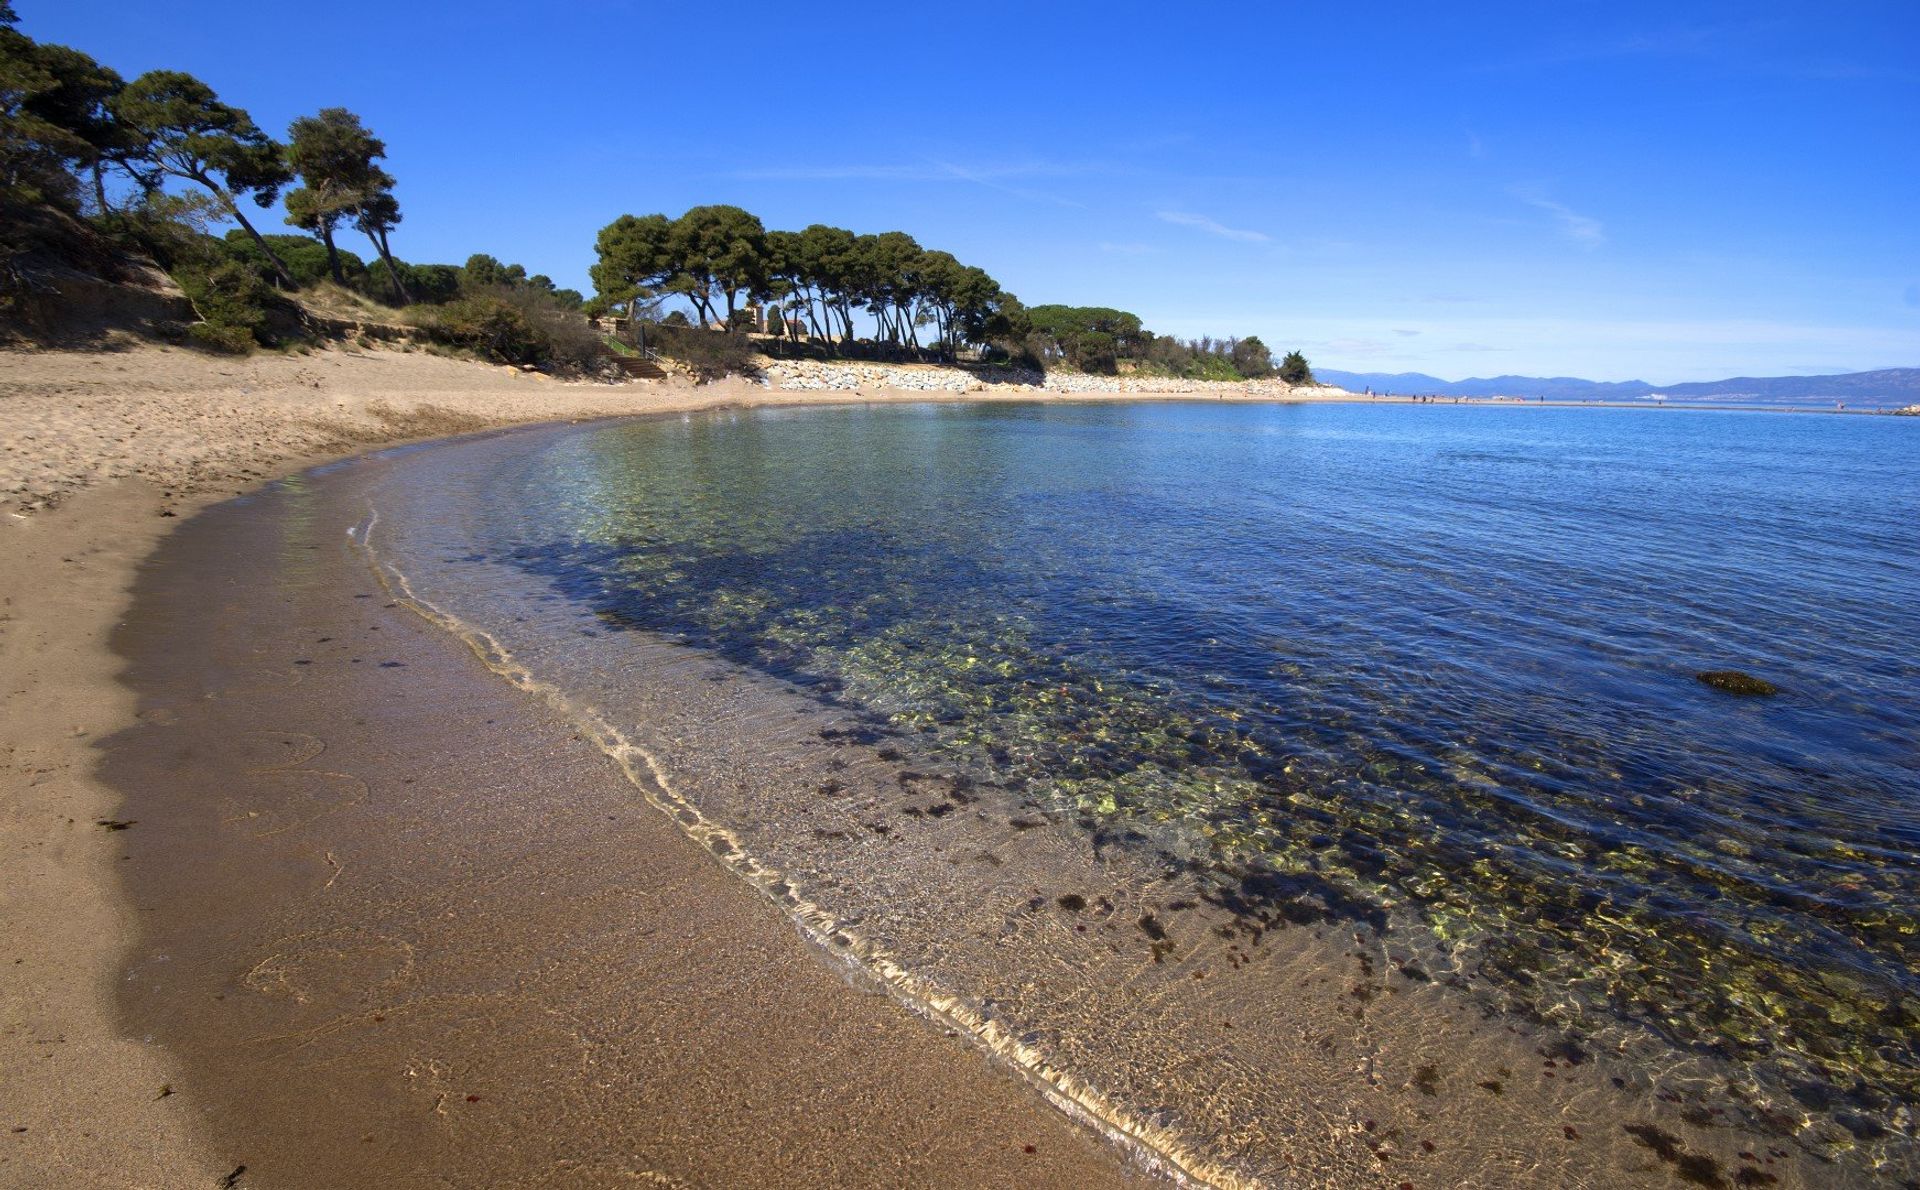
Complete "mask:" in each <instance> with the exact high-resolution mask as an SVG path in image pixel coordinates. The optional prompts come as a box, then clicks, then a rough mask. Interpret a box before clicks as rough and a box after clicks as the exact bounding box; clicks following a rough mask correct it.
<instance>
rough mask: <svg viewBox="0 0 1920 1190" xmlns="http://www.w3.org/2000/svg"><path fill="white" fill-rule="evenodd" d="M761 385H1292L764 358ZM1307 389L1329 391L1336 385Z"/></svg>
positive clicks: (1244, 389)
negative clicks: (766, 359)
mask: <svg viewBox="0 0 1920 1190" xmlns="http://www.w3.org/2000/svg"><path fill="white" fill-rule="evenodd" d="M761 376H762V377H763V380H762V383H764V384H765V385H766V386H767V387H769V388H777V389H782V390H786V391H793V392H853V391H856V390H858V389H862V388H891V389H899V390H903V391H906V392H955V393H969V392H985V391H989V390H991V391H995V392H1050V393H1187V394H1193V395H1203V396H1218V397H1243V398H1244V397H1253V398H1283V397H1286V396H1288V395H1290V394H1292V393H1293V392H1294V391H1295V390H1294V388H1293V387H1292V386H1291V385H1289V384H1287V383H1286V382H1285V381H1282V380H1236V381H1222V380H1172V379H1168V378H1166V377H1161V376H1092V375H1088V374H1086V373H1082V372H1047V373H1044V374H1043V373H1040V372H1032V371H1028V370H1026V369H1023V368H987V369H977V370H974V369H967V368H949V367H940V366H938V365H934V364H871V363H855V362H827V361H821V360H768V361H767V362H766V363H765V364H764V365H763V366H762V368H761ZM1307 391H1310V392H1320V393H1333V392H1336V391H1337V390H1334V389H1311V390H1307Z"/></svg>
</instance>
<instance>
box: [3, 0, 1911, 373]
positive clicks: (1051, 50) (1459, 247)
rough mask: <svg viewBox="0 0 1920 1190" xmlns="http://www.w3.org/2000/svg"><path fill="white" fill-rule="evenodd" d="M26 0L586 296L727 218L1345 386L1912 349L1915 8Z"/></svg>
mask: <svg viewBox="0 0 1920 1190" xmlns="http://www.w3.org/2000/svg"><path fill="white" fill-rule="evenodd" d="M16 7H17V8H18V10H19V13H20V16H21V24H22V28H23V29H24V30H25V31H26V32H27V33H28V34H30V35H32V36H34V37H36V38H39V39H41V40H46V41H59V42H66V43H68V44H71V45H74V46H77V47H79V48H81V49H84V50H86V51H88V52H90V53H92V54H94V55H95V56H96V57H99V58H100V59H102V60H103V61H105V62H107V63H108V64H110V65H112V66H114V67H115V68H117V69H118V70H120V71H121V72H122V73H123V74H127V75H129V76H131V75H133V74H137V73H139V72H140V71H143V70H147V69H153V68H159V67H172V68H177V69H184V70H188V71H191V72H193V73H195V74H198V75H200V76H201V77H202V78H204V79H205V80H206V81H207V82H208V83H210V84H211V85H212V86H214V88H215V89H216V90H218V91H219V92H220V94H221V95H222V97H223V98H225V99H227V100H228V101H229V102H232V103H235V104H237V105H240V106H242V107H245V108H247V109H248V110H249V111H251V112H252V113H253V115H254V116H255V118H256V119H257V120H259V121H260V122H261V124H262V125H263V126H265V127H267V128H268V129H270V130H272V131H275V132H282V131H284V129H285V127H286V124H287V123H288V122H289V121H290V120H291V119H292V118H293V117H295V116H298V115H301V114H305V113H309V112H311V111H313V110H315V109H317V108H320V107H323V106H330V105H344V106H346V107H350V108H352V109H354V110H355V111H357V112H359V113H360V114H361V115H362V117H363V118H364V119H365V120H366V121H367V123H368V124H369V126H370V127H372V128H373V129H374V131H375V132H376V133H377V134H378V135H380V136H382V137H383V138H384V139H385V140H386V142H387V145H388V148H389V154H390V156H389V165H390V167H391V169H392V171H393V172H394V173H395V175H396V176H397V177H398V178H399V181H400V186H399V191H398V193H399V196H400V199H401V202H402V205H403V208H404V210H405V213H406V222H405V224H404V225H403V226H402V227H401V228H400V230H399V231H398V232H397V233H396V235H395V239H394V246H395V249H396V251H398V252H399V253H400V254H401V255H402V256H404V257H405V258H407V259H410V260H417V261H434V260H446V261H456V262H457V261H459V260H461V259H464V258H465V257H466V255H467V254H468V253H470V252H474V251H488V252H492V253H494V254H495V255H497V256H500V257H502V258H505V259H508V260H517V261H521V262H524V263H525V264H526V265H527V266H528V267H529V268H530V269H532V270H533V271H536V272H547V273H549V274H551V275H552V276H553V277H554V278H555V279H556V280H558V281H560V282H561V283H562V284H573V285H577V286H579V287H581V288H583V289H585V288H587V285H586V270H587V266H588V265H589V264H590V263H591V260H592V244H593V236H594V233H595V232H596V231H597V230H598V229H599V228H600V227H601V226H602V225H603V224H605V223H607V222H608V221H609V220H611V219H613V218H614V217H615V216H617V215H619V214H621V213H624V212H633V213H645V212H649V211H665V212H668V213H669V214H676V213H678V212H679V211H681V210H684V209H685V208H686V207H688V206H691V205H694V204H696V203H707V202H732V203H738V204H739V205H741V206H744V207H746V208H748V209H749V210H752V211H754V212H755V213H756V214H759V215H760V216H761V217H762V218H763V219H765V220H766V221H767V223H768V225H769V226H781V227H800V226H804V225H805V224H808V223H812V222H824V223H834V224H839V225H842V226H846V227H851V228H853V229H855V230H857V231H884V230H890V229H895V228H897V229H900V230H903V231H906V232H908V233H910V234H912V235H913V236H915V237H916V238H917V239H918V240H919V241H920V242H921V243H922V244H924V245H926V246H928V247H937V248H944V249H946V250H948V251H951V252H953V253H954V254H955V255H957V256H959V257H960V258H961V259H962V260H965V261H967V262H969V263H974V264H979V265H981V266H982V267H984V268H986V269H987V270H988V271H989V272H991V273H992V274H993V275H994V276H995V277H997V278H999V280H1000V281H1001V283H1002V284H1003V285H1005V286H1006V287H1007V288H1008V289H1010V290H1012V291H1013V292H1014V293H1017V294H1018V295H1019V296H1020V297H1021V298H1022V299H1023V300H1025V301H1027V302H1029V303H1039V302H1049V301H1057V302H1069V303H1079V304H1100V305H1113V306H1119V307H1122V308H1125V309H1129V310H1133V311H1134V312H1136V313H1138V314H1140V315H1141V316H1142V317H1143V318H1144V319H1145V320H1146V322H1147V325H1148V326H1150V327H1152V328H1153V329H1156V330H1159V331H1162V332H1171V333H1178V334H1182V335H1194V334H1200V333H1212V334H1216V335H1224V334H1240V335H1246V334H1258V335H1260V336H1261V338H1262V339H1264V340H1265V341H1266V342H1267V343H1268V344H1269V345H1270V346H1273V347H1275V348H1291V347H1300V348H1302V349H1304V350H1305V351H1306V352H1307V354H1308V356H1309V357H1310V358H1311V359H1312V360H1313V361H1314V362H1315V363H1317V364H1320V365H1322V366H1327V367H1335V368H1344V369H1348V370H1355V371H1360V370H1365V371H1399V370H1418V371H1425V372H1431V373H1434V374H1437V375H1440V376H1443V377H1446V378H1449V379H1454V378H1458V377H1462V376H1467V375H1490V374H1495V373H1502V372H1512V373H1525V374H1559V375H1580V376H1587V377H1591V378H1595V379H1612V380H1620V379H1629V378H1639V379H1645V380H1649V381H1653V382H1655V383H1672V382H1676V381H1681V380H1691V379H1712V378H1718V377H1722V376H1727V375H1734V374H1749V375H1756V374H1767V375H1772V374H1792V373H1806V372H1826V371H1851V370H1859V369H1866V368H1877V367H1892V366H1914V365H1920V217H1917V213H1920V3H1916V2H1915V0H1894V2H1891V3H1849V2H1847V0H1832V2H1829V3H1822V4H1812V3H1799V4H1775V3H1764V2H1748V3H1743V4H1673V3H1671V2H1668V3H1659V4H1641V3H1621V2H1608V3H1588V2H1584V0H1562V2H1558V3H1553V4H1538V3H1525V4H1475V5H1436V4H1432V3H1420V4H1393V3H1380V4H1371V5H1357V4H1356V5H1337V6H1336V5H1325V4H1319V5H1307V4H1294V3H1272V2H1269V3H1262V4H1240V5H1227V4H1214V3H1204V2H1202V3H1189V4H1186V5H1183V6H1178V7H1176V6H1171V5H1163V4H1156V5H1147V4H1133V3H1125V2H1110V3H1098V4H1081V3H1075V4H1049V3H1044V2H1042V3H1033V2H1031V0H1030V2H1028V3H1024V4H1002V3H996V2H988V3H976V4H968V5H928V4H912V3H907V4H892V5H870V4H866V3H846V4H841V5H836V6H816V5H802V4H793V3H787V4H779V5H772V4H761V3H748V2H743V0H734V2H732V3H726V4H654V3H647V4H640V3H628V2H625V0H568V2H564V3H554V4H552V5H550V6H545V8H546V11H541V10H540V6H534V5H528V4H525V3H517V4H503V3H493V2H491V0H478V2H473V3H464V4H460V5H451V4H449V5H441V4H419V3H391V2H389V3H384V4H372V3H366V2H364V0H340V2H336V3H332V4H329V5H327V6H326V7H325V9H324V10H323V11H317V10H315V9H314V8H313V7H312V6H310V5H293V4H274V3H266V4H262V3H257V2H255V3H244V4H243V3H230V2H227V0H207V2H201V3H192V2H189V0H181V2H179V3H168V4H159V3H153V2H152V0H142V2H141V3H131V2H128V0H16ZM1336 9H1338V10H1340V11H1335V10H1336ZM270 221H271V220H270Z"/></svg>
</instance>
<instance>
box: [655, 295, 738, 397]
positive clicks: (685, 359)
mask: <svg viewBox="0 0 1920 1190" xmlns="http://www.w3.org/2000/svg"><path fill="white" fill-rule="evenodd" d="M674 313H675V314H678V313H679V311H677V310H676V311H674ZM646 337H647V345H648V346H650V347H652V348H653V349H654V350H656V351H658V352H659V353H660V354H662V355H667V356H672V357H673V358H674V359H677V360H679V361H680V362H681V363H683V364H685V365H687V368H688V369H689V370H690V371H692V372H693V374H694V375H695V376H696V377H698V378H699V379H701V380H703V381H705V380H719V379H720V378H722V377H724V376H736V375H737V376H746V375H752V374H753V372H754V371H755V368H754V360H753V354H754V353H753V344H752V343H751V342H750V341H748V339H747V337H746V336H745V335H743V334H739V333H736V332H732V331H710V330H704V329H701V328H699V327H692V326H687V325H685V320H684V319H682V320H681V322H679V323H676V322H675V321H674V320H673V316H672V315H668V317H667V320H666V321H665V322H659V323H654V324H652V325H650V326H648V327H647V328H646Z"/></svg>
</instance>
